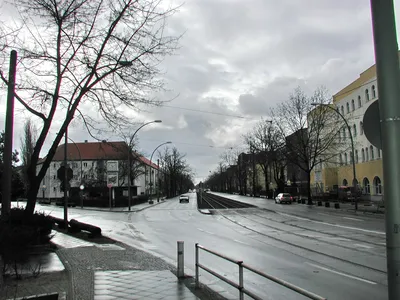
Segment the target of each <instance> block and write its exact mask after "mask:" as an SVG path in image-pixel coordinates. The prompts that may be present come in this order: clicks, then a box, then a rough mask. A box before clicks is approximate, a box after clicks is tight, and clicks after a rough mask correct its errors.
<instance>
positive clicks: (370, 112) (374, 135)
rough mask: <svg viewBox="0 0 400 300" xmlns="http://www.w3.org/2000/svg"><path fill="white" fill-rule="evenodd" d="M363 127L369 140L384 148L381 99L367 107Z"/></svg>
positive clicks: (377, 146)
mask: <svg viewBox="0 0 400 300" xmlns="http://www.w3.org/2000/svg"><path fill="white" fill-rule="evenodd" d="M363 127H364V133H365V136H366V138H367V140H368V141H369V142H370V143H371V144H372V145H374V146H375V147H376V148H378V149H382V143H381V117H380V115H379V100H376V101H375V102H373V103H372V104H371V105H370V106H369V107H368V108H367V110H366V112H365V114H364V118H363Z"/></svg>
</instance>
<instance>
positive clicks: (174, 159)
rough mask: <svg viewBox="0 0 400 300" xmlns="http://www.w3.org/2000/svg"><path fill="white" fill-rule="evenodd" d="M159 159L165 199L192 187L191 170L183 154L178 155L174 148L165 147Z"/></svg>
mask: <svg viewBox="0 0 400 300" xmlns="http://www.w3.org/2000/svg"><path fill="white" fill-rule="evenodd" d="M159 157H160V165H161V166H162V170H161V171H162V173H163V174H164V180H163V184H164V190H165V192H166V194H167V197H174V196H176V195H177V193H178V192H179V193H182V192H184V191H187V190H188V189H189V188H192V187H193V186H194V184H193V180H192V179H193V174H192V170H191V169H190V167H189V165H188V164H187V162H186V160H185V154H181V153H179V151H178V149H177V148H175V147H174V148H172V149H170V148H168V147H166V148H165V150H164V152H163V153H161V152H159Z"/></svg>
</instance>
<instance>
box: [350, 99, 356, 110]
mask: <svg viewBox="0 0 400 300" xmlns="http://www.w3.org/2000/svg"><path fill="white" fill-rule="evenodd" d="M355 109H356V105H355V103H354V99H351V110H352V111H354V110H355Z"/></svg>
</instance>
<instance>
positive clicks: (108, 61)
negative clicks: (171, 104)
mask: <svg viewBox="0 0 400 300" xmlns="http://www.w3.org/2000/svg"><path fill="white" fill-rule="evenodd" d="M10 4H12V5H14V6H15V7H16V8H17V10H18V12H19V16H20V19H19V20H18V19H17V18H15V19H14V21H15V24H16V26H17V27H18V26H23V28H22V33H23V34H19V35H14V36H12V35H10V37H11V38H9V39H3V40H2V43H3V44H4V43H5V45H3V46H4V47H3V51H2V52H0V61H2V62H4V61H7V58H8V55H9V54H8V52H9V51H8V50H11V49H15V50H17V52H18V77H19V78H20V80H18V81H17V82H18V84H17V87H16V94H15V97H16V99H17V100H18V102H19V103H20V104H21V105H22V106H23V107H24V108H25V109H26V111H27V112H29V113H31V114H33V115H34V116H35V118H37V119H38V120H40V121H41V124H40V126H39V125H38V127H40V128H41V130H40V132H38V139H37V141H36V145H35V148H34V151H33V154H32V156H31V159H30V161H31V163H30V166H29V167H28V169H27V174H28V178H29V181H30V182H29V190H28V192H27V198H28V201H27V205H26V210H25V215H26V217H28V218H29V217H31V216H32V215H33V212H34V209H35V204H36V196H37V193H38V191H39V188H40V182H41V180H42V179H43V178H44V176H45V174H46V171H47V169H48V168H49V165H50V163H51V161H52V160H53V157H54V155H55V153H56V150H57V147H58V145H59V143H60V141H61V139H62V137H63V136H64V134H65V132H66V131H67V128H68V125H69V124H70V123H71V121H72V119H74V118H75V120H78V121H81V122H83V123H84V124H85V125H86V127H87V129H88V131H89V133H90V134H92V129H97V128H96V126H97V125H96V123H95V121H94V120H93V119H92V118H91V117H90V115H89V112H87V111H82V110H80V109H79V107H80V105H81V104H83V103H85V104H86V105H91V107H93V109H95V110H96V111H97V112H98V114H99V116H101V117H102V118H103V119H104V120H105V121H106V122H107V123H108V127H109V128H111V129H112V130H115V128H120V127H129V126H130V125H131V124H132V117H131V114H129V111H131V110H132V109H133V110H137V109H138V105H139V104H152V105H157V104H159V103H160V102H159V101H157V100H156V99H154V92H155V91H159V90H161V89H163V81H162V80H161V77H160V76H159V75H160V61H161V60H162V59H163V58H164V57H165V56H167V55H170V54H172V53H173V52H174V51H175V49H176V48H177V43H178V39H179V37H173V36H168V35H167V30H166V20H167V19H168V17H169V16H171V15H172V14H173V13H174V12H175V11H176V8H168V7H166V6H164V5H162V2H161V1H159V0H115V1H112V0H91V1H86V0H69V1H64V0H37V1H31V0H16V1H12V2H10ZM8 25H9V24H8ZM9 26H11V25H9ZM13 30H15V28H7V27H5V24H0V34H1V32H4V34H5V35H7V34H8V33H10V32H13ZM4 34H3V35H4ZM4 41H5V42H4ZM6 67H7V65H6V64H0V78H1V81H2V83H3V88H5V87H6V85H7V84H8V81H7V76H6V72H7V70H6V69H5V68H6ZM63 116H65V117H63ZM55 120H57V121H58V122H57V123H56V122H54V121H55ZM50 128H51V129H52V130H54V132H56V135H55V136H51V137H50V136H49V130H50ZM49 139H51V140H49ZM46 142H47V143H48V145H49V150H48V152H47V154H46V155H43V153H42V155H43V156H44V157H45V159H44V161H43V163H42V164H41V167H40V169H39V170H36V166H37V163H38V160H39V155H40V154H41V152H42V150H43V146H44V145H45V143H46Z"/></svg>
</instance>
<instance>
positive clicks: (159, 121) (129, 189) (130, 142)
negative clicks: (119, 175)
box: [128, 120, 162, 211]
mask: <svg viewBox="0 0 400 300" xmlns="http://www.w3.org/2000/svg"><path fill="white" fill-rule="evenodd" d="M161 122H162V121H161V120H154V121H151V122H147V123H144V124H143V125H142V126H140V127H139V128H138V129H136V131H135V132H134V133H133V134H132V136H131V138H130V140H129V144H128V209H129V211H130V210H131V200H132V193H131V177H132V174H131V173H132V172H131V155H132V142H133V139H134V138H135V135H136V134H137V133H138V131H139V130H140V129H142V128H143V127H144V126H146V125H149V124H152V123H161Z"/></svg>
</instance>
